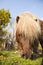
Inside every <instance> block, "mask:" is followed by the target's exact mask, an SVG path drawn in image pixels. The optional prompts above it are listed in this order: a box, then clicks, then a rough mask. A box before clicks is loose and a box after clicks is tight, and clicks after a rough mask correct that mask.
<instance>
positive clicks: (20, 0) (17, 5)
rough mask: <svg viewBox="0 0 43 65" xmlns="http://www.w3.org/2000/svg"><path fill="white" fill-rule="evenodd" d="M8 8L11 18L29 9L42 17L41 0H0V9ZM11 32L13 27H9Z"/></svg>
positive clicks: (42, 5) (42, 2) (42, 0)
mask: <svg viewBox="0 0 43 65" xmlns="http://www.w3.org/2000/svg"><path fill="white" fill-rule="evenodd" d="M2 8H4V9H6V10H9V11H10V13H11V17H12V19H15V18H16V16H17V15H19V14H20V13H22V12H24V11H30V12H32V13H33V14H35V15H37V16H38V17H39V18H40V19H43V0H0V9H2ZM9 31H11V32H13V27H11V28H10V27H9Z"/></svg>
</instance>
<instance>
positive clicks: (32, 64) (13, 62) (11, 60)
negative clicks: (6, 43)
mask: <svg viewBox="0 0 43 65" xmlns="http://www.w3.org/2000/svg"><path fill="white" fill-rule="evenodd" d="M0 65H43V57H40V58H37V59H34V60H31V59H24V58H21V57H20V55H19V53H18V52H14V51H0Z"/></svg>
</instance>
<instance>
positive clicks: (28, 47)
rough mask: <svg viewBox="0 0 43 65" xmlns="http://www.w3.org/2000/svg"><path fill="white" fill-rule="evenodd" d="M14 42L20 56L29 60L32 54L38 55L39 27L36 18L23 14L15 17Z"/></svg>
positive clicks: (26, 13) (27, 13)
mask: <svg viewBox="0 0 43 65" xmlns="http://www.w3.org/2000/svg"><path fill="white" fill-rule="evenodd" d="M15 29H16V40H17V42H18V48H19V50H20V53H21V56H22V57H25V58H31V55H32V53H35V54H38V50H37V48H38V44H39V40H40V37H41V27H40V23H39V19H38V17H36V16H35V15H33V14H31V13H29V12H24V13H22V14H20V15H19V16H17V17H16V23H15Z"/></svg>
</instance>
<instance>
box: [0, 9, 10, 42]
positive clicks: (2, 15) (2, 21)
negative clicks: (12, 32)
mask: <svg viewBox="0 0 43 65" xmlns="http://www.w3.org/2000/svg"><path fill="white" fill-rule="evenodd" d="M10 18H11V15H10V12H9V10H4V9H0V42H2V43H3V41H4V40H5V36H6V33H7V30H4V29H5V28H6V27H7V26H8V23H9V22H10Z"/></svg>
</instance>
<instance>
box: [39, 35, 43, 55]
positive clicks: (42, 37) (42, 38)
mask: <svg viewBox="0 0 43 65" xmlns="http://www.w3.org/2000/svg"><path fill="white" fill-rule="evenodd" d="M39 41H40V44H41V47H42V55H43V36H41V38H40V40H39Z"/></svg>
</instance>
